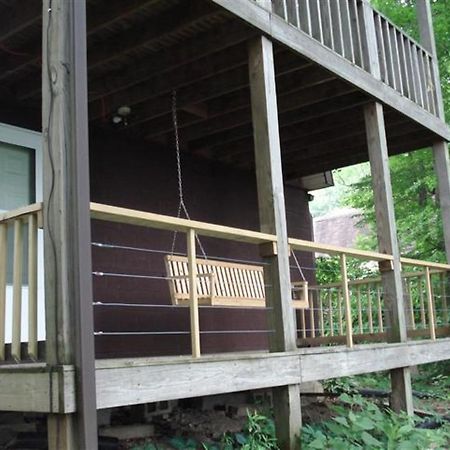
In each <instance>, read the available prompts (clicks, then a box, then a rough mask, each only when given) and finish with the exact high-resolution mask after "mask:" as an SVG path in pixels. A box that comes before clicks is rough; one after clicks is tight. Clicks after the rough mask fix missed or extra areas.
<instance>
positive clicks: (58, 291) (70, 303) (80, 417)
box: [42, 0, 98, 450]
mask: <svg viewBox="0 0 450 450" xmlns="http://www.w3.org/2000/svg"><path fill="white" fill-rule="evenodd" d="M42 17H43V55H42V82H43V86H42V120H43V126H42V130H43V138H44V139H43V150H44V151H43V153H44V213H43V217H44V252H45V264H46V266H45V295H46V358H47V363H48V365H49V367H50V368H51V367H52V366H55V365H60V364H73V365H74V366H75V369H76V374H77V376H76V399H77V411H76V413H75V414H49V416H48V438H49V450H66V449H73V450H75V449H77V450H78V449H80V450H92V449H96V448H97V447H98V444H97V411H96V390H95V356H94V326H93V306H92V262H91V229H90V211H89V207H90V205H89V201H90V193H89V146H88V110H87V70H86V1H85V0H44V1H43V15H42ZM62 395H64V392H62Z"/></svg>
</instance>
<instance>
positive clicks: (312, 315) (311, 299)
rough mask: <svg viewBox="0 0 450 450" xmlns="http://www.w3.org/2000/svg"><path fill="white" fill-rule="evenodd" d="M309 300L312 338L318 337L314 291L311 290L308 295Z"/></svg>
mask: <svg viewBox="0 0 450 450" xmlns="http://www.w3.org/2000/svg"><path fill="white" fill-rule="evenodd" d="M308 299H309V300H308V301H309V327H310V335H311V337H312V338H315V337H316V323H315V321H316V318H315V312H314V291H313V290H310V291H309V295H308Z"/></svg>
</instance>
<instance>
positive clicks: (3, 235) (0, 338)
mask: <svg viewBox="0 0 450 450" xmlns="http://www.w3.org/2000/svg"><path fill="white" fill-rule="evenodd" d="M7 232H8V225H7V224H6V223H0V361H3V360H4V359H5V331H6V330H5V328H6V327H5V325H6V322H5V321H6V317H5V312H6V311H5V308H6V273H7V272H6V268H7V256H8V240H7V234H8V233H7Z"/></svg>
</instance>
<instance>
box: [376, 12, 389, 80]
mask: <svg viewBox="0 0 450 450" xmlns="http://www.w3.org/2000/svg"><path fill="white" fill-rule="evenodd" d="M375 33H376V35H377V40H378V54H379V58H380V72H381V79H382V80H383V81H384V82H385V83H386V84H389V77H388V70H387V62H386V50H385V44H384V34H383V25H382V21H381V16H380V15H379V14H376V15H375Z"/></svg>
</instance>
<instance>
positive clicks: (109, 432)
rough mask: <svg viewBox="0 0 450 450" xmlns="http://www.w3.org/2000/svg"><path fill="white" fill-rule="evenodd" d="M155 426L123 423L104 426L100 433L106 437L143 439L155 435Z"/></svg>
mask: <svg viewBox="0 0 450 450" xmlns="http://www.w3.org/2000/svg"><path fill="white" fill-rule="evenodd" d="M154 434H155V428H154V426H153V425H151V424H135V425H121V426H114V427H102V428H100V430H99V435H100V436H104V437H113V438H116V439H119V440H125V439H143V438H148V437H153V436H154Z"/></svg>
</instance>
